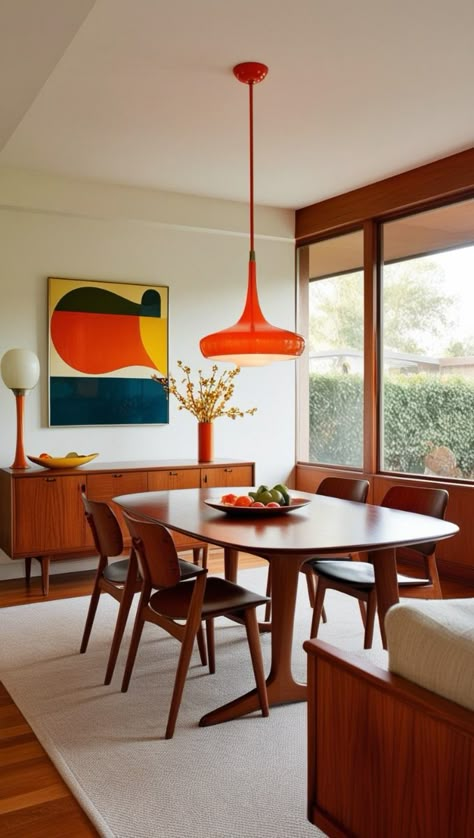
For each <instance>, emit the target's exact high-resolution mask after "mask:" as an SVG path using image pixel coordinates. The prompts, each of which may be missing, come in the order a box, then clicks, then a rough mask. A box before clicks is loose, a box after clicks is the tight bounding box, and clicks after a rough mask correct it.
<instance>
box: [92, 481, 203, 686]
mask: <svg viewBox="0 0 474 838" xmlns="http://www.w3.org/2000/svg"><path fill="white" fill-rule="evenodd" d="M82 503H83V505H84V511H85V516H86V520H87V523H88V524H89V526H90V528H91V531H92V537H93V540H94V545H95V549H96V550H97V553H98V556H99V563H98V565H97V571H96V575H95V580H94V586H93V589H92V595H91V599H90V603H89V609H88V612H87V617H86V623H85V626H84V632H83V635H82V641H81V646H80V652H81V654H83V653H84V652H85V651H86V649H87V646H88V643H89V638H90V635H91V631H92V626H93V624H94V619H95V615H96V612H97V606H98V604H99V599H100V596H101V594H103V593H108V594H110V596H112V597H113V598H114V599H116V600H117V601H118V602H119V603H120V605H119V610H118V613H117V619H116V623H115V629H114V634H113V638H112V644H111V647H110V652H109V660H108V663H107V669H106V673H105V679H104V684H110V682H111V680H112V676H113V674H114V669H115V664H116V662H117V657H118V653H119V651H120V646H121V643H122V638H123V633H124V630H125V626H126V623H127V618H128V614H129V612H130V607H131V605H132V601H133V597H134V595H135V594H136V593H137V592H138V591H140V590H141V588H142V578H141V576H140V574H139V571H138V563H137V558H136V555H135V552H134V550H133V549H132V550H131V552H130V557H129V558H127V559H122V560H120V561H114V562H111V561H110V559H112V558H114V557H115V556H120V555H122V553H123V551H124V543H123V537H122V530H121V528H120V524H119V522H118V520H117V517H116V515H115V513H114V512H113V510H112V508H111V507H110V506H109V504H107V503H105V502H104V501H94V500H91V499H89V498H87V497H86V495H85V494H84V493H82ZM207 550H208V547H207V544H205V543H202V544H199V543H196V546H195V547H193V558H194V562H195V563H199V562H201V563H202V565H203V566H204V567H205V566H206V564H207ZM200 651H201V658H202V659H203V663H205V662H206V655H205V647H204V644H203V643H200Z"/></svg>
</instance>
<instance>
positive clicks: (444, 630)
mask: <svg viewBox="0 0 474 838" xmlns="http://www.w3.org/2000/svg"><path fill="white" fill-rule="evenodd" d="M385 630H386V634H387V647H388V667H389V670H390V671H391V672H394V673H396V674H397V675H401V676H403V677H404V678H407V679H408V680H410V681H413V682H414V683H415V684H418V685H419V686H421V687H425V689H428V690H431V691H432V692H435V693H438V694H439V695H441V696H444V698H449V699H450V700H451V701H455V702H456V703H458V704H462V705H463V706H464V707H467V708H468V709H469V710H474V598H471V599H469V598H468V599H444V600H439V599H436V600H415V601H413V602H407V603H399V604H398V605H394V606H393V607H392V608H390V610H389V611H388V612H387V615H386V618H385Z"/></svg>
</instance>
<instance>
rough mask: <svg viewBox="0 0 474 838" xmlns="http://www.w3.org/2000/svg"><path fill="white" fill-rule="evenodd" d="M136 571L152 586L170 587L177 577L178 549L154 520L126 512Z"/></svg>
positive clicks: (178, 571) (178, 572)
mask: <svg viewBox="0 0 474 838" xmlns="http://www.w3.org/2000/svg"><path fill="white" fill-rule="evenodd" d="M123 517H124V518H125V522H126V524H127V527H128V529H129V531H130V535H131V536H132V543H133V546H134V548H135V550H136V554H137V560H138V566H139V569H140V573H141V575H142V577H143V579H144V580H145V582H147V583H149V584H150V585H151V586H152V587H153V588H171V587H173V586H174V585H177V584H178V582H179V581H180V579H181V572H180V569H179V559H178V553H177V551H176V545H175V543H174V541H173V538H172V535H171V533H170V532H169V530H167V529H166V527H164V526H163V525H162V524H158V523H156V522H154V521H137V519H136V518H132V517H131V516H130V515H128V514H127V513H126V512H124V513H123Z"/></svg>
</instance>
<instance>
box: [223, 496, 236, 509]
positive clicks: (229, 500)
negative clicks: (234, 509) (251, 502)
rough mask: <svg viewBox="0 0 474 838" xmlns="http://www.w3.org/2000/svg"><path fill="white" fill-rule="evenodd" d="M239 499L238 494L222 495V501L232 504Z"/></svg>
mask: <svg viewBox="0 0 474 838" xmlns="http://www.w3.org/2000/svg"><path fill="white" fill-rule="evenodd" d="M236 500H237V495H233V494H232V493H230V494H228V495H222V497H221V503H228V504H231V505H232V506H233V505H234V503H235V501H236Z"/></svg>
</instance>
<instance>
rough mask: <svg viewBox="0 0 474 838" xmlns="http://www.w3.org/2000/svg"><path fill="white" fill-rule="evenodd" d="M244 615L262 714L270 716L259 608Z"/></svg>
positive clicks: (251, 609)
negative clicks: (259, 626)
mask: <svg viewBox="0 0 474 838" xmlns="http://www.w3.org/2000/svg"><path fill="white" fill-rule="evenodd" d="M243 617H244V621H245V629H246V631H247V640H248V644H249V649H250V656H251V658H252V666H253V672H254V675H255V683H256V685H257V693H258V699H259V702H260V707H261V710H262V716H268V714H269V712H270V711H269V707H268V694H267V682H266V680H265V670H264V666H263V655H262V647H261V645H260V632H259V629H258V620H257V609H256V608H247V609H246V610H245V612H244V614H243Z"/></svg>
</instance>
